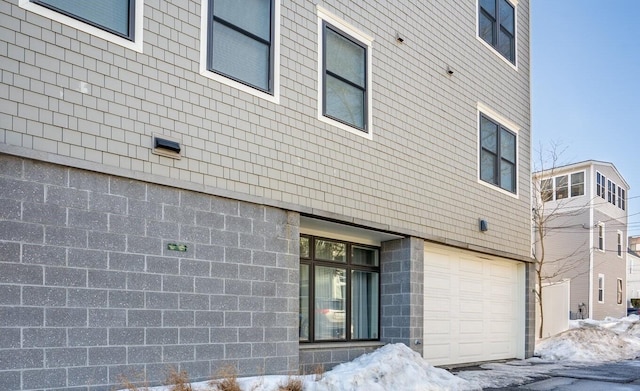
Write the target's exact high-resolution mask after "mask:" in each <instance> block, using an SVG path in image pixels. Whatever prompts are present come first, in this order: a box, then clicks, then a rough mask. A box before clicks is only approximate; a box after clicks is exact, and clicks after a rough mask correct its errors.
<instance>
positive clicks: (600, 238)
mask: <svg viewBox="0 0 640 391" xmlns="http://www.w3.org/2000/svg"><path fill="white" fill-rule="evenodd" d="M598 250H600V251H604V224H603V223H599V224H598Z"/></svg>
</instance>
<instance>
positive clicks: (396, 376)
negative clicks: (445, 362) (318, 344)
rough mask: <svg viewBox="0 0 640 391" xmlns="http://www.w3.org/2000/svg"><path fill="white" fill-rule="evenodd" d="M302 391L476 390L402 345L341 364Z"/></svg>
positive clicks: (394, 345)
mask: <svg viewBox="0 0 640 391" xmlns="http://www.w3.org/2000/svg"><path fill="white" fill-rule="evenodd" d="M305 386H307V387H308V388H306V387H305V390H310V391H329V390H331V391H347V390H367V391H378V390H379V391H385V390H406V391H410V390H416V391H417V390H421V391H422V390H424V391H427V390H433V391H437V390H451V391H454V390H476V389H479V388H477V387H474V386H472V385H471V384H469V383H468V382H467V381H466V380H463V379H461V378H459V377H456V376H454V375H452V374H451V373H449V372H448V371H446V370H444V369H440V368H435V367H434V366H432V365H430V364H429V363H427V362H426V361H425V360H424V359H423V358H422V357H421V356H420V354H418V353H416V352H414V351H413V350H411V349H409V348H408V347H407V346H406V345H404V344H399V343H398V344H392V345H386V346H383V347H382V348H380V349H378V350H376V351H374V352H371V353H369V354H365V355H363V356H360V357H358V358H356V359H355V360H353V361H351V362H347V363H344V364H340V365H338V366H336V367H335V368H334V369H333V370H331V371H329V372H327V373H325V374H324V376H323V377H322V379H321V380H319V381H318V382H315V383H309V382H307V383H306V384H305Z"/></svg>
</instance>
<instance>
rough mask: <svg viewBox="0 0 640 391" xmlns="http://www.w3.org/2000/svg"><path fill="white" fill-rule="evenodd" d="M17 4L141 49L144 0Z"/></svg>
mask: <svg viewBox="0 0 640 391" xmlns="http://www.w3.org/2000/svg"><path fill="white" fill-rule="evenodd" d="M19 4H20V7H22V8H25V9H27V10H28V11H31V12H34V13H36V14H39V15H41V16H44V17H47V18H50V19H52V20H55V21H57V22H59V23H62V24H65V25H68V26H71V27H73V28H76V29H78V30H81V31H84V32H86V33H88V34H92V35H95V36H98V37H100V38H103V39H105V40H107V41H110V42H114V43H116V44H119V45H122V46H125V47H127V48H129V49H132V50H135V51H138V52H142V46H143V45H142V32H143V28H142V12H143V9H144V5H143V0H20V2H19Z"/></svg>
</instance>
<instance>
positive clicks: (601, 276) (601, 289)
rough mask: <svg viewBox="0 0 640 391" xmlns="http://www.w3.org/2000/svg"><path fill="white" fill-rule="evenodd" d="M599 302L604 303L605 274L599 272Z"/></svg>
mask: <svg viewBox="0 0 640 391" xmlns="http://www.w3.org/2000/svg"><path fill="white" fill-rule="evenodd" d="M598 303H604V274H598Z"/></svg>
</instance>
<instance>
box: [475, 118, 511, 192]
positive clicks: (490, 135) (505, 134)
mask: <svg viewBox="0 0 640 391" xmlns="http://www.w3.org/2000/svg"><path fill="white" fill-rule="evenodd" d="M516 168H517V167H516V134H515V133H514V132H512V131H511V130H509V129H507V128H506V127H504V126H503V125H501V124H499V123H498V122H496V121H494V120H492V119H491V118H489V117H487V116H486V115H485V114H483V113H480V179H481V180H483V181H485V182H488V183H491V184H493V185H495V186H498V187H500V188H501V189H504V190H506V191H508V192H511V193H516Z"/></svg>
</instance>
